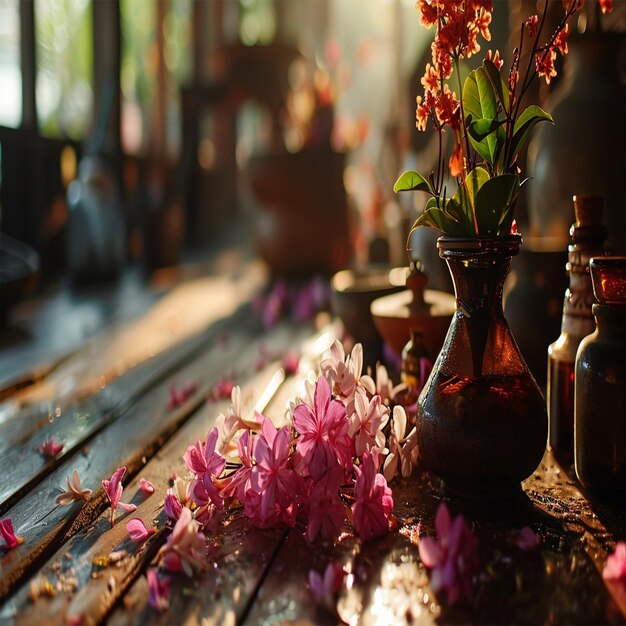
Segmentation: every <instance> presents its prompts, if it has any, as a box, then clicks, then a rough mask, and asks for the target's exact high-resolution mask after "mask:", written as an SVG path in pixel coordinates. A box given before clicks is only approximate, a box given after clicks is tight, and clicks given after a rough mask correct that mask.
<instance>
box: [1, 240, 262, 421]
mask: <svg viewBox="0 0 626 626" xmlns="http://www.w3.org/2000/svg"><path fill="white" fill-rule="evenodd" d="M210 267H211V268H212V269H213V270H214V271H217V272H219V275H216V276H203V277H201V278H195V279H193V280H186V281H185V282H182V283H181V284H178V285H177V286H176V287H174V288H173V289H172V290H171V291H170V292H168V293H167V294H166V295H165V296H163V297H162V298H161V299H160V300H158V301H157V302H156V303H155V304H154V305H153V306H152V307H151V308H150V309H149V310H147V311H145V312H144V313H143V314H141V315H139V316H137V317H135V318H134V319H131V320H128V319H126V320H124V319H123V320H121V322H120V321H118V322H115V321H112V322H111V323H110V324H109V325H108V326H107V327H106V328H105V329H104V330H102V331H101V332H100V333H98V334H97V335H96V336H95V337H93V338H92V339H90V340H89V341H87V342H85V343H83V345H81V346H80V348H78V349H76V351H75V354H74V355H71V356H70V357H69V358H67V359H65V361H64V362H63V363H62V364H61V365H60V366H59V367H57V368H55V369H54V370H53V371H52V372H51V373H50V375H48V376H47V377H45V378H44V379H43V380H42V381H40V382H39V383H38V384H35V385H30V386H29V387H27V388H25V389H24V390H22V391H19V392H17V393H15V394H13V395H12V397H11V398H10V400H9V401H7V402H4V403H2V404H0V414H1V415H2V416H3V417H2V420H1V421H6V420H7V419H10V418H11V417H12V416H13V417H19V416H20V415H21V411H22V410H23V409H25V408H26V409H27V408H28V407H31V408H35V409H36V408H37V407H39V408H41V409H42V412H43V413H44V414H45V413H47V410H48V409H49V408H50V407H52V408H53V409H54V408H56V407H59V408H60V409H61V410H62V411H65V410H68V409H69V408H72V407H73V406H75V405H76V403H77V402H79V401H81V400H84V399H86V398H89V397H91V396H92V395H93V394H94V393H96V392H98V391H99V390H100V389H101V388H102V384H103V383H104V384H105V385H107V384H109V383H110V382H111V381H113V380H115V379H116V378H118V377H119V376H120V375H121V374H123V373H125V372H126V371H128V370H129V369H131V368H133V367H135V366H137V365H138V364H139V363H141V362H143V361H145V360H148V359H150V358H152V357H154V356H155V355H157V354H159V353H163V352H165V351H166V350H168V349H169V348H172V347H173V346H175V345H178V344H181V343H183V342H185V341H187V340H191V339H192V338H193V337H194V336H196V335H198V333H201V332H203V331H204V330H205V329H206V328H208V327H209V326H210V325H211V324H213V323H215V322H216V321H217V320H219V319H224V318H227V317H230V316H231V315H233V314H234V313H235V312H236V311H237V309H238V308H239V307H240V306H242V305H243V304H245V303H247V302H249V301H250V300H251V298H252V296H253V295H254V293H255V292H256V291H258V290H259V289H260V288H261V287H262V285H263V284H264V281H265V271H264V270H263V268H262V267H261V266H260V265H259V264H258V263H252V262H248V263H246V262H245V261H244V260H242V258H241V255H237V254H236V253H234V254H233V253H232V251H231V252H230V253H228V252H226V253H223V254H221V255H219V256H217V258H215V259H214V260H213V262H212V263H211V264H210ZM179 278H184V276H182V277H179ZM120 289H122V290H123V285H122V287H121V288H120ZM131 295H136V294H135V293H134V292H133V293H132V294H131ZM121 297H123V295H122V294H121V293H118V294H117V298H121ZM92 304H93V305H94V307H95V308H96V310H97V309H98V308H101V307H102V305H103V302H102V301H100V302H93V303H92ZM68 316H69V318H70V321H72V308H71V307H69V311H68ZM63 319H65V318H63ZM51 326H52V328H50V329H48V334H52V333H55V332H56V333H57V334H60V335H61V336H62V335H63V333H62V327H61V321H60V320H57V321H56V323H55V324H52V325H51ZM61 347H63V346H61ZM10 355H11V352H10V351H9V352H7V353H6V355H5V354H4V353H3V354H2V355H0V357H3V358H0V363H3V362H4V363H5V364H10ZM20 419H21V417H20Z"/></svg>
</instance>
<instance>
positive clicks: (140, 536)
mask: <svg viewBox="0 0 626 626" xmlns="http://www.w3.org/2000/svg"><path fill="white" fill-rule="evenodd" d="M126 530H127V531H128V534H129V535H130V538H131V539H132V540H133V541H136V542H137V543H141V542H142V541H145V540H146V539H147V538H148V537H149V536H150V535H153V534H154V533H155V532H156V531H155V530H154V528H150V529H148V528H146V525H145V524H144V523H143V521H142V520H140V519H139V518H138V517H134V518H133V519H131V520H129V521H128V523H127V524H126Z"/></svg>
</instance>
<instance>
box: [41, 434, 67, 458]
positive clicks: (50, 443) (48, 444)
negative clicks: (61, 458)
mask: <svg viewBox="0 0 626 626" xmlns="http://www.w3.org/2000/svg"><path fill="white" fill-rule="evenodd" d="M64 445H65V444H64V443H57V442H56V441H55V440H54V439H46V440H45V441H43V442H42V443H41V444H39V447H38V448H37V450H38V451H39V452H40V453H41V454H43V456H45V457H46V458H47V459H53V458H54V457H55V456H56V455H57V454H59V452H61V450H63V446H64Z"/></svg>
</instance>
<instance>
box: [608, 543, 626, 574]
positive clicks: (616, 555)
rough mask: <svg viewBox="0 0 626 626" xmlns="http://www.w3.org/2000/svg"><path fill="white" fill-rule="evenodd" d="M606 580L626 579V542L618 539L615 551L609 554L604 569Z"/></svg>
mask: <svg viewBox="0 0 626 626" xmlns="http://www.w3.org/2000/svg"><path fill="white" fill-rule="evenodd" d="M602 578H604V580H624V579H626V543H624V542H623V541H618V542H617V545H616V546H615V552H613V554H611V555H609V558H608V559H607V560H606V565H605V566H604V569H603V570H602Z"/></svg>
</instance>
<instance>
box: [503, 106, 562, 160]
mask: <svg viewBox="0 0 626 626" xmlns="http://www.w3.org/2000/svg"><path fill="white" fill-rule="evenodd" d="M539 122H550V123H551V124H554V120H553V119H552V116H551V115H550V114H549V113H546V112H545V111H544V110H543V109H542V108H541V107H538V106H537V105H536V104H531V105H530V106H529V107H528V108H526V109H524V111H523V112H522V114H521V115H520V116H519V117H518V118H517V120H516V122H515V126H514V127H513V154H517V153H518V152H519V151H520V149H521V147H522V146H523V145H524V142H525V141H526V140H527V139H528V137H529V135H530V131H531V130H532V129H533V128H534V127H535V126H536V125H537V124H539Z"/></svg>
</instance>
